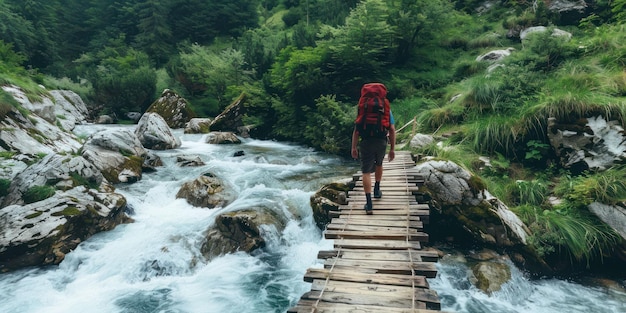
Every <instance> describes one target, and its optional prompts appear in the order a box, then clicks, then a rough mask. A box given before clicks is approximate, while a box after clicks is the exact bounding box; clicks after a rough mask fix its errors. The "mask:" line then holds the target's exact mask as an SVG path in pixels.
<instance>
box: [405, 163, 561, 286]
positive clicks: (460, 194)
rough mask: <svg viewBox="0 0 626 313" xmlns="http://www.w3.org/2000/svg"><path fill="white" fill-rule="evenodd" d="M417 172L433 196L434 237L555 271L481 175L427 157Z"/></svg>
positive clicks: (538, 269)
mask: <svg viewBox="0 0 626 313" xmlns="http://www.w3.org/2000/svg"><path fill="white" fill-rule="evenodd" d="M416 172H417V173H418V174H420V175H422V176H423V177H424V185H423V186H422V187H420V189H421V191H422V192H424V193H425V194H426V196H427V198H429V199H430V202H429V204H430V206H431V218H430V223H431V225H429V235H430V236H431V238H433V239H435V240H437V238H440V240H441V239H446V240H451V241H454V242H455V243H459V244H462V245H466V246H475V245H479V246H483V247H489V248H493V249H496V250H501V251H506V252H507V253H508V254H510V255H514V256H516V257H515V260H516V263H518V264H519V265H520V266H524V267H526V268H528V269H530V270H532V271H533V272H536V273H546V274H547V273H552V269H551V268H550V267H549V266H548V265H547V264H546V262H545V261H544V260H542V259H541V258H539V257H538V254H537V253H536V251H534V249H533V248H532V246H531V245H529V244H528V235H529V232H530V231H529V229H528V227H527V226H526V225H525V224H524V223H523V222H522V221H521V220H520V219H519V217H517V215H515V213H513V212H512V211H511V210H509V208H508V207H507V206H506V205H505V204H504V203H503V202H502V201H500V200H499V199H497V198H495V197H494V196H492V195H491V194H490V193H489V191H487V190H486V189H485V184H484V183H483V182H482V181H481V180H480V178H478V177H476V176H473V175H472V174H470V172H468V171H467V170H465V169H463V168H462V167H460V166H459V165H457V164H456V163H454V162H450V161H437V160H426V161H425V162H423V163H420V164H418V165H417V166H416ZM517 255H519V256H520V257H517Z"/></svg>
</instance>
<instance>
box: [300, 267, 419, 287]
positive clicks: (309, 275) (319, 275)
mask: <svg viewBox="0 0 626 313" xmlns="http://www.w3.org/2000/svg"><path fill="white" fill-rule="evenodd" d="M315 279H322V280H324V279H331V280H334V281H347V282H356V283H370V284H378V285H397V286H407V287H413V286H415V287H418V288H428V287H429V285H428V281H427V280H426V277H425V276H421V275H397V274H377V273H368V272H357V271H354V270H345V269H333V270H332V271H331V270H330V269H326V268H310V269H308V270H307V272H306V274H305V275H304V281H306V282H309V283H310V282H313V280H315Z"/></svg>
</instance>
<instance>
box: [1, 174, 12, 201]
mask: <svg viewBox="0 0 626 313" xmlns="http://www.w3.org/2000/svg"><path fill="white" fill-rule="evenodd" d="M10 186H11V180H10V179H4V178H0V197H4V196H6V195H8V194H9V187H10Z"/></svg>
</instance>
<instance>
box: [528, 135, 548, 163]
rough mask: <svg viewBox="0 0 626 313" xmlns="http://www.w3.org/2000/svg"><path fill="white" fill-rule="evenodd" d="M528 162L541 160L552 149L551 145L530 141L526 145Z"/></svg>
mask: <svg viewBox="0 0 626 313" xmlns="http://www.w3.org/2000/svg"><path fill="white" fill-rule="evenodd" d="M526 148H527V150H526V155H525V156H524V159H526V160H541V159H542V158H543V156H544V155H545V154H546V153H547V151H548V150H549V149H550V145H549V144H547V143H544V142H541V141H538V140H530V141H528V142H527V143H526Z"/></svg>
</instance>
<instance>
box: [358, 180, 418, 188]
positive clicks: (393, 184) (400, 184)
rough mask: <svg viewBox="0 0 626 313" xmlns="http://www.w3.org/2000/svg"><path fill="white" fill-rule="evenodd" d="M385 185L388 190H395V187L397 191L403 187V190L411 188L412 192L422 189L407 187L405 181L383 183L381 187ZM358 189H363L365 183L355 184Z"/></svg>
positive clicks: (414, 186)
mask: <svg viewBox="0 0 626 313" xmlns="http://www.w3.org/2000/svg"><path fill="white" fill-rule="evenodd" d="M372 184H373V183H372ZM383 184H384V186H385V187H386V188H389V189H393V187H395V188H396V189H397V188H400V187H401V188H407V189H409V188H410V189H411V190H413V189H415V190H417V189H419V188H420V187H419V186H417V185H413V184H411V185H407V183H406V182H404V181H390V182H387V183H381V185H383ZM372 186H373V185H372ZM356 187H363V181H362V180H359V181H357V182H355V188H356ZM381 187H382V186H381Z"/></svg>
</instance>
